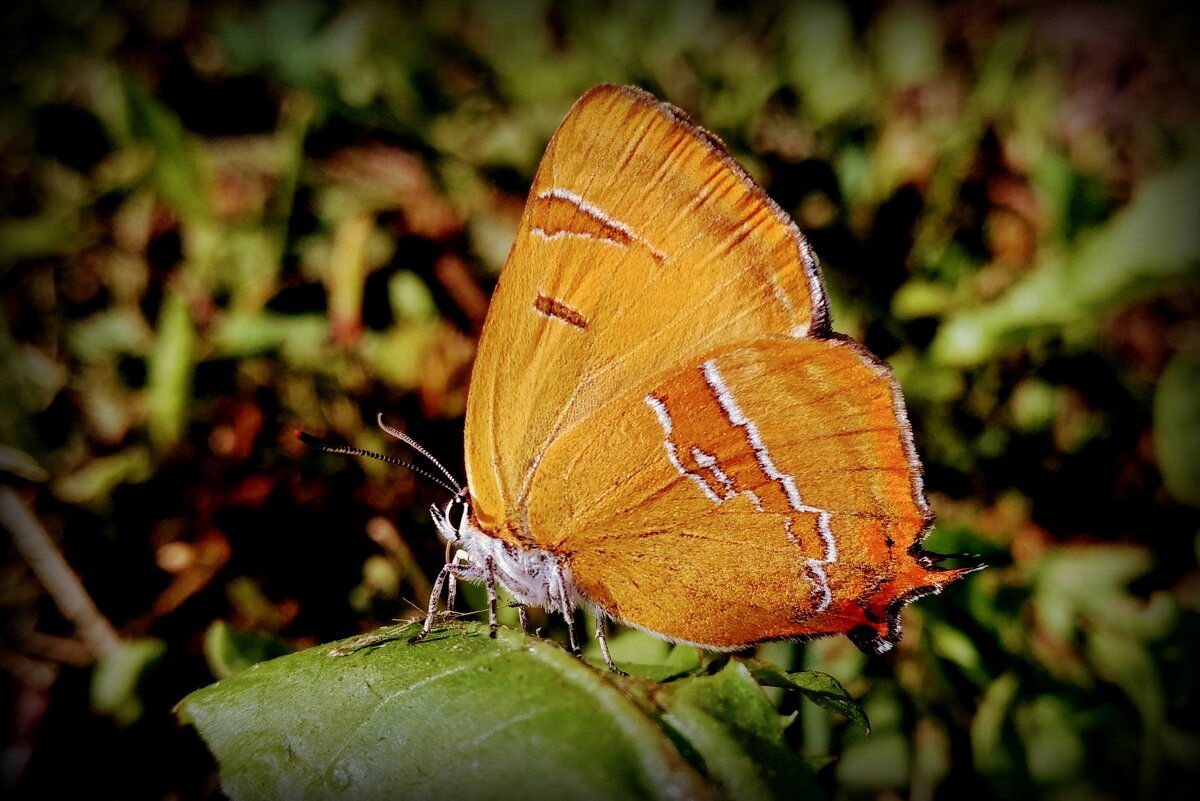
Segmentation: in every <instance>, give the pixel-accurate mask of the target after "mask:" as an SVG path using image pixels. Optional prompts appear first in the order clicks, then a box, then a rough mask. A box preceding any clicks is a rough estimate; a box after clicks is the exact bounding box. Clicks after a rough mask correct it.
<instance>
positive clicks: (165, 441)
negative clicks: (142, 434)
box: [146, 292, 197, 451]
mask: <svg viewBox="0 0 1200 801" xmlns="http://www.w3.org/2000/svg"><path fill="white" fill-rule="evenodd" d="M156 333H157V335H158V340H157V342H156V343H155V345H154V353H153V355H151V357H150V364H149V367H148V371H149V378H148V380H147V386H146V426H147V428H148V429H149V431H150V441H151V442H152V443H153V444H154V446H155V447H156V448H157V449H158V450H159V451H165V450H168V449H169V448H171V447H172V446H173V445H175V443H176V442H178V441H179V439H180V438H181V437H182V436H183V431H184V428H185V427H186V426H187V423H188V406H189V405H190V401H191V397H192V376H193V373H194V372H195V368H196V354H195V349H196V341H197V333H196V327H195V325H194V324H193V323H192V315H191V311H189V309H188V305H187V300H185V299H184V297H183V296H182V295H179V294H177V293H174V292H172V293H168V294H167V295H166V296H165V297H164V298H163V305H162V309H161V310H160V311H159V314H158V326H157V331H156Z"/></svg>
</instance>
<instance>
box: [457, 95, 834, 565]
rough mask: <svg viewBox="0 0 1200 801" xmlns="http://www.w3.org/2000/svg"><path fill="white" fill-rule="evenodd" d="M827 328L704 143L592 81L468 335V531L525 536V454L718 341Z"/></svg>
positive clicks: (666, 117)
mask: <svg viewBox="0 0 1200 801" xmlns="http://www.w3.org/2000/svg"><path fill="white" fill-rule="evenodd" d="M826 326H827V320H826V310H825V299H824V295H823V291H822V288H821V283H820V278H819V275H818V272H817V266H816V262H815V260H814V258H813V257H812V255H811V253H810V251H809V250H808V246H807V244H806V243H805V242H804V239H803V237H802V236H801V235H800V233H799V232H798V231H797V230H796V228H795V226H794V224H793V223H792V222H791V220H790V219H789V218H788V217H787V215H786V214H784V213H783V212H782V211H780V210H779V209H778V207H777V206H775V204H774V203H772V202H771V201H770V200H769V199H767V198H766V196H765V195H764V194H763V192H762V190H761V189H759V188H758V187H757V186H756V185H755V184H754V183H753V182H752V181H751V180H749V178H747V177H746V176H745V174H744V173H743V172H742V171H741V170H740V168H738V167H737V166H736V165H735V164H734V163H733V161H732V160H731V159H730V158H729V157H728V156H727V155H726V154H725V152H724V151H723V149H722V148H721V147H720V145H719V144H718V143H716V142H715V140H713V139H712V137H710V136H709V135H707V134H706V133H705V132H703V131H701V130H700V129H698V128H696V127H695V126H693V125H691V124H690V123H689V122H687V121H686V118H685V117H684V116H683V115H682V114H681V113H680V112H679V111H678V110H676V109H674V108H673V107H670V106H667V105H665V104H662V103H659V102H658V101H656V100H654V99H653V98H652V97H651V96H649V95H647V94H646V93H644V92H641V91H640V90H636V89H631V88H628V87H611V86H603V87H597V88H596V89H594V90H592V91H591V92H589V93H588V94H587V95H585V96H584V97H583V98H582V99H581V100H580V101H579V102H578V103H577V104H576V105H575V107H574V108H573V109H572V110H571V112H570V114H568V116H567V118H566V119H565V120H564V122H563V124H562V125H561V127H560V128H559V130H558V132H557V133H556V134H555V136H554V138H553V139H552V140H551V143H550V145H549V146H548V148H547V151H546V155H545V157H544V158H543V161H542V164H541V167H540V168H539V170H538V174H537V177H536V179H535V182H534V185H533V188H532V191H531V193H530V198H529V202H528V205H527V208H526V212H525V215H524V217H523V219H522V222H521V225H520V228H519V230H518V233H517V238H516V241H515V243H514V245H513V249H512V252H511V253H510V255H509V258H508V261H507V263H506V265H505V268H504V272H503V274H502V276H501V279H500V282H499V285H498V287H497V289H496V292H495V294H494V296H493V299H492V305H491V308H490V310H489V313H488V320H487V323H486V325H485V328H484V332H483V336H482V337H481V340H480V349H479V353H478V357H477V360H476V364H475V368H474V373H473V375H472V383H471V390H470V397H469V401H468V408H467V425H466V431H467V472H468V481H469V484H470V488H471V495H472V506H473V510H474V513H475V515H476V517H477V519H478V520H479V522H480V524H481V525H482V526H483V527H484V528H485V529H487V530H489V531H490V532H492V533H493V534H494V535H495V536H499V537H501V538H504V539H508V540H514V541H528V538H529V536H530V532H529V531H528V528H527V523H526V522H525V512H526V507H527V503H528V492H529V488H530V485H531V481H532V478H533V476H534V474H535V472H536V470H537V466H538V464H539V461H540V459H541V458H542V457H543V455H544V453H545V451H546V449H547V447H548V446H549V445H550V443H551V442H552V441H554V440H555V439H556V438H558V437H561V436H562V435H563V434H564V433H565V432H567V431H568V430H570V429H571V428H572V427H573V426H575V425H577V424H578V423H579V422H580V421H581V420H583V419H584V418H585V417H587V416H588V415H589V414H591V413H592V412H593V411H594V410H595V409H597V408H598V407H601V406H603V405H605V404H606V403H608V402H609V401H610V400H611V399H612V398H613V397H614V396H616V395H618V394H620V393H622V392H624V391H626V390H628V389H629V388H630V387H634V386H646V385H648V383H649V382H652V381H653V379H654V378H655V377H656V375H658V374H660V373H661V372H663V371H665V370H667V369H670V368H671V367H672V365H673V364H675V363H676V362H678V361H680V360H683V359H685V358H687V357H688V356H690V355H694V354H699V353H703V352H705V351H707V350H709V349H711V348H713V347H714V346H717V345H719V344H721V343H724V342H736V341H743V340H747V339H751V338H753V337H756V336H761V335H765V334H784V335H792V336H806V335H811V334H819V335H823V334H824V333H825V331H826Z"/></svg>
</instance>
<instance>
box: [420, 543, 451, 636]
mask: <svg viewBox="0 0 1200 801" xmlns="http://www.w3.org/2000/svg"><path fill="white" fill-rule="evenodd" d="M455 567H456V565H455V564H454V562H447V563H446V564H445V566H443V567H442V570H441V572H440V573H438V575H437V578H436V579H434V581H433V589H432V590H430V591H429V608H428V609H426V610H425V625H423V626H422V627H421V633H420V634H417V635H416V636H414V637H409V638H408V644H409V645H412V644H414V643H418V642H420V641H421V640H423V639H425V638H426V637H428V636H429V632H430V630H431V629H433V618H434V616H435V615H437V605H438V598H439V597H440V596H441V594H442V585H443V584H445V583H446V579H447V578H449V579H450V580H451V581H453V580H454V576H453V571H454V568H455Z"/></svg>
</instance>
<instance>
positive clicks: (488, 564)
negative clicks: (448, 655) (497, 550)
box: [483, 556, 496, 640]
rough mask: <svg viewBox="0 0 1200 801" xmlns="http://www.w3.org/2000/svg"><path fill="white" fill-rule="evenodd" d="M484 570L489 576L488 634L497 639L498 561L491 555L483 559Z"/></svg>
mask: <svg viewBox="0 0 1200 801" xmlns="http://www.w3.org/2000/svg"><path fill="white" fill-rule="evenodd" d="M483 572H484V574H485V575H486V576H487V582H486V583H487V599H488V636H489V637H491V638H492V639H493V640H494V639H496V561H495V560H494V559H492V557H491V556H489V557H487V558H486V559H484V560H483Z"/></svg>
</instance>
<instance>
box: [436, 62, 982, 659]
mask: <svg viewBox="0 0 1200 801" xmlns="http://www.w3.org/2000/svg"><path fill="white" fill-rule="evenodd" d="M465 448H466V472H467V484H466V488H462V487H458V485H457V484H455V487H456V489H457V492H456V495H455V496H454V498H452V499H451V500H450V501H449V502H447V503H446V504H445V505H444V506H442V507H435V508H434V518H435V523H436V526H437V528H438V531H439V532H440V534H441V536H442V537H443V538H444V539H445V540H446V541H447V543H449V544H450V545H451V546H453V548H454V549H455V550H456V551H457V555H456V557H455V558H454V559H452V560H451V561H449V562H448V563H447V564H446V566H445V567H444V568H443V570H442V571H441V573H440V574H439V576H438V578H437V581H436V582H435V587H434V592H433V595H432V597H431V599H430V605H429V613H428V615H427V616H426V619H425V625H424V628H423V631H422V635H418V637H417V638H414V639H419V638H420V637H421V636H424V635H425V634H427V633H428V632H429V631H430V628H431V626H432V621H433V620H434V616H435V615H434V613H435V611H436V608H437V606H436V605H437V603H438V600H439V597H440V594H441V590H442V588H443V585H444V583H445V582H446V581H449V582H450V584H451V587H453V583H454V581H455V580H456V579H463V580H468V581H476V582H483V583H485V584H486V585H487V588H488V597H489V605H490V609H491V621H492V622H491V625H492V632H493V636H494V633H495V626H496V623H495V604H496V587H497V585H499V586H501V587H503V588H504V589H505V590H507V591H508V592H509V593H510V594H511V595H512V596H513V598H514V599H515V601H516V602H517V603H518V604H520V605H523V606H531V607H542V608H544V609H546V610H548V611H550V612H556V613H561V614H562V615H564V616H565V617H566V620H567V622H568V626H569V627H570V639H571V647H572V648H573V649H576V650H577V644H576V637H575V632H574V625H573V618H574V612H575V610H576V608H577V607H580V606H585V607H590V608H591V609H593V610H594V611H595V612H596V619H597V630H596V635H597V638H598V639H599V641H600V645H601V647H602V651H603V654H604V657H605V660H606V662H607V663H608V664H609V666H610V667H612V668H613V669H615V665H614V664H613V662H612V658H611V656H610V654H609V651H608V647H607V642H606V640H605V636H604V635H605V632H604V622H605V620H606V619H611V620H614V621H618V622H620V623H622V624H624V625H627V626H632V627H635V628H638V629H642V630H644V631H647V632H650V633H652V634H655V635H658V636H659V637H662V638H665V639H667V640H670V641H674V642H679V643H690V644H694V645H697V646H702V647H704V648H708V649H714V650H733V649H740V648H744V647H747V646H750V645H753V644H755V643H759V642H763V641H768V640H777V639H802V638H810V637H817V636H823V635H834V634H844V635H847V636H848V637H849V638H850V639H851V640H852V641H853V642H854V643H855V644H857V645H858V646H859V647H860V648H861V649H863V650H864V651H867V652H869V653H883V652H885V651H887V650H889V649H890V648H891V647H892V645H893V644H894V643H895V642H896V641H897V640H898V639H899V637H900V620H899V613H900V609H901V607H903V606H904V605H905V604H907V603H908V602H910V601H913V600H914V599H916V598H919V597H921V596H923V595H926V594H929V593H935V592H938V591H940V590H941V589H942V588H943V587H945V586H946V585H947V584H949V583H950V582H952V581H954V580H955V579H958V578H960V577H961V576H963V575H964V574H966V573H967V572H970V571H971V570H973V569H977V568H975V567H961V568H956V569H939V568H938V567H937V566H936V562H938V561H940V559H941V557H939V556H937V555H935V554H930V553H927V552H925V551H924V550H923V548H922V546H921V541H922V540H923V539H924V537H925V536H926V534H927V533H928V531H929V530H930V528H931V526H932V515H931V512H930V509H929V506H928V504H927V503H926V500H925V496H924V492H923V488H922V477H921V466H920V462H919V461H918V458H917V454H916V451H915V449H914V446H913V439H912V434H911V429H910V427H909V423H908V419H907V414H906V411H905V406H904V401H903V398H902V396H901V393H900V388H899V385H898V384H897V382H896V379H895V378H894V377H893V375H892V372H891V370H890V369H889V368H888V367H887V365H886V364H884V363H883V362H882V361H880V360H879V359H877V358H876V357H874V356H873V355H872V354H871V353H869V352H868V351H867V350H866V349H865V348H864V347H863V346H861V345H859V344H857V343H856V342H854V341H852V340H850V339H848V338H846V337H844V336H841V335H839V334H836V333H834V332H833V331H832V329H831V327H830V315H829V307H828V303H827V301H826V296H825V289H824V286H823V283H822V280H821V274H820V270H819V267H818V264H817V259H816V256H815V255H814V254H813V252H812V250H811V248H810V247H809V245H808V242H807V241H806V240H805V238H804V237H803V235H802V234H801V233H800V231H799V230H798V229H797V227H796V225H795V224H794V223H793V222H792V220H791V219H790V218H789V217H788V215H787V214H786V213H785V212H784V211H783V210H782V209H780V207H779V206H778V205H776V204H775V203H774V202H773V201H772V200H771V199H770V198H769V197H768V196H767V194H766V193H765V192H764V191H763V190H762V189H761V188H760V187H759V186H757V185H756V184H755V182H754V181H753V180H752V179H751V178H750V177H749V176H748V175H747V174H746V173H745V171H743V170H742V169H741V167H739V166H738V164H737V163H736V162H735V161H734V160H733V159H732V157H731V156H730V155H729V154H728V153H727V151H726V149H725V148H724V146H723V145H722V143H721V142H720V141H719V140H718V139H717V138H716V137H715V136H713V135H712V134H710V133H708V132H707V131H705V130H704V129H702V128H700V127H698V126H696V125H694V124H693V123H691V122H690V121H689V119H688V117H687V116H686V115H685V114H684V113H683V112H682V111H680V110H679V109H677V108H675V107H674V106H671V105H669V104H666V103H662V102H659V101H658V100H657V99H655V98H654V97H653V96H652V95H650V94H648V93H647V92H645V91H643V90H641V89H638V88H635V87H629V86H612V85H601V86H597V87H595V88H593V89H591V90H590V91H588V92H587V93H586V94H585V95H583V97H582V98H581V99H580V100H579V101H578V102H577V103H576V104H575V105H574V107H573V108H572V109H571V110H570V112H569V113H568V114H567V116H566V118H565V119H564V120H563V122H562V124H561V126H560V127H559V128H558V130H557V132H556V133H555V134H554V136H553V138H552V139H551V140H550V142H549V145H548V146H547V148H546V151H545V155H544V157H543V159H542V162H541V165H540V167H539V169H538V171H537V175H536V178H535V179H534V182H533V187H532V189H531V191H530V195H529V200H528V204H527V206H526V208H525V211H524V214H523V216H522V218H521V222H520V226H519V228H518V231H517V235H516V240H515V242H514V244H513V246H512V250H511V252H510V253H509V256H508V259H507V262H506V263H505V265H504V268H503V271H502V273H501V275H500V278H499V282H498V285H497V287H496V290H495V293H494V295H493V298H492V301H491V305H490V307H489V310H488V314H487V318H486V321H485V324H484V327H483V330H482V334H481V337H480V341H479V348H478V354H477V358H476V361H475V364H474V367H473V372H472V375H471V383H470V387H469V393H468V400H467V411H466V430H465ZM451 481H452V482H453V479H451ZM451 592H453V590H451ZM522 612H523V610H522ZM522 620H524V617H522Z"/></svg>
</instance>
